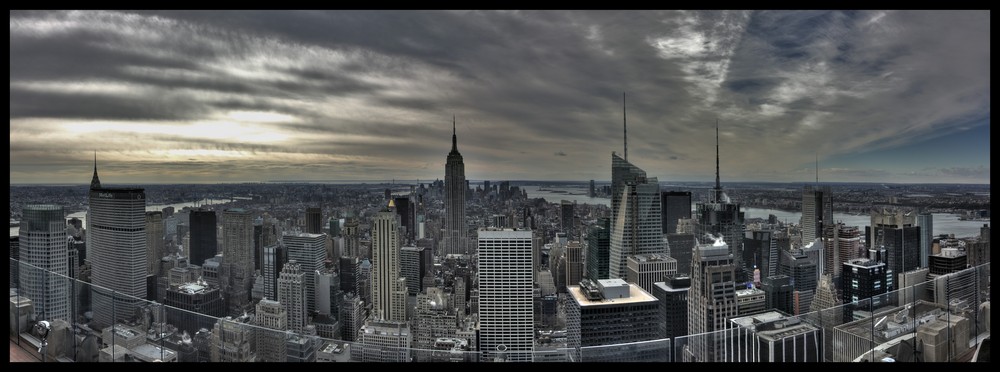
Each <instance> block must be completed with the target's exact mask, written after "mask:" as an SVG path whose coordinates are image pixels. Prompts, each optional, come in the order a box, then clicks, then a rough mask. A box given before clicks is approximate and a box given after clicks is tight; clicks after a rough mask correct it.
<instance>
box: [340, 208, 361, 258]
mask: <svg viewBox="0 0 1000 372" xmlns="http://www.w3.org/2000/svg"><path fill="white" fill-rule="evenodd" d="M342 233H343V235H344V251H343V252H342V253H341V255H343V256H346V257H360V256H361V247H360V244H359V239H360V237H359V236H358V234H359V233H358V219H357V218H355V217H354V216H353V215H349V216H347V218H345V219H344V230H343V231H342Z"/></svg>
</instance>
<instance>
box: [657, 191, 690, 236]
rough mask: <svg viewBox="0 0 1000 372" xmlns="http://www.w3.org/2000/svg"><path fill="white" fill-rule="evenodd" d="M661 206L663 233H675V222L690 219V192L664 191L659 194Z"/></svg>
mask: <svg viewBox="0 0 1000 372" xmlns="http://www.w3.org/2000/svg"><path fill="white" fill-rule="evenodd" d="M660 200H661V202H662V203H661V204H663V233H664V234H674V233H676V232H677V220H678V219H681V218H691V192H690V191H664V192H662V193H660Z"/></svg>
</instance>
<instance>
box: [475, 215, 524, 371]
mask: <svg viewBox="0 0 1000 372" xmlns="http://www.w3.org/2000/svg"><path fill="white" fill-rule="evenodd" d="M478 234H479V235H478V236H479V240H478V242H479V271H478V273H477V275H478V277H477V280H478V281H479V301H478V303H479V304H478V305H479V324H480V326H479V330H480V336H479V337H480V339H479V347H480V351H481V352H482V353H483V354H482V358H483V359H484V360H492V359H493V357H495V356H496V352H497V350H498V349H497V347H499V346H503V348H504V349H506V351H507V357H508V360H511V361H531V351H532V348H533V346H534V312H533V307H532V292H533V283H532V268H531V244H532V242H531V240H532V239H531V238H532V236H531V231H530V230H517V231H515V230H502V231H488V230H480V231H479V233H478Z"/></svg>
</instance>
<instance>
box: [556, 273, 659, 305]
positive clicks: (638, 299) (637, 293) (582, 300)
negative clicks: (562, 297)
mask: <svg viewBox="0 0 1000 372" xmlns="http://www.w3.org/2000/svg"><path fill="white" fill-rule="evenodd" d="M608 280H617V281H622V282H624V281H623V280H621V279H608ZM628 287H629V296H628V297H626V298H605V299H602V300H599V301H591V300H589V299H587V296H586V295H584V294H583V291H581V290H580V286H578V285H571V286H567V287H566V288H567V291H568V292H569V294H570V296H572V297H573V300H575V301H576V303H578V304H580V307H595V306H612V305H624V304H637V303H643V302H656V297H653V296H652V295H650V294H649V293H647V292H646V291H644V290H642V288H639V286H637V285H635V284H628Z"/></svg>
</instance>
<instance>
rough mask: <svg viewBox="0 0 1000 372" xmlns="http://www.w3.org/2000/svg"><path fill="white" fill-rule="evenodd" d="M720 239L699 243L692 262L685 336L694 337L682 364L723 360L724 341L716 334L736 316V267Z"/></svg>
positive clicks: (686, 350) (727, 248) (686, 349)
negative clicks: (685, 362)
mask: <svg viewBox="0 0 1000 372" xmlns="http://www.w3.org/2000/svg"><path fill="white" fill-rule="evenodd" d="M733 261H734V260H733V255H732V253H730V250H729V247H727V246H726V242H725V241H724V240H722V239H717V240H715V242H712V243H707V244H699V245H698V246H697V247H696V248H695V251H694V256H693V259H692V262H691V289H690V290H689V291H688V333H689V334H692V335H697V334H701V333H708V334H706V335H703V336H700V337H693V338H692V339H691V341H690V342H689V343H688V345H687V347H686V348H685V352H684V355H683V358H684V360H685V361H698V362H715V361H721V360H723V358H724V355H723V353H722V347H723V343H724V339H723V338H722V337H721V336H719V334H717V333H715V332H716V331H720V330H723V329H725V328H726V327H727V325H728V321H727V319H728V318H731V317H734V316H737V315H738V311H739V309H738V306H737V302H736V282H735V279H736V265H735V263H734V262H733Z"/></svg>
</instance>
